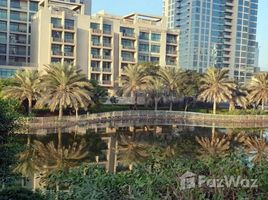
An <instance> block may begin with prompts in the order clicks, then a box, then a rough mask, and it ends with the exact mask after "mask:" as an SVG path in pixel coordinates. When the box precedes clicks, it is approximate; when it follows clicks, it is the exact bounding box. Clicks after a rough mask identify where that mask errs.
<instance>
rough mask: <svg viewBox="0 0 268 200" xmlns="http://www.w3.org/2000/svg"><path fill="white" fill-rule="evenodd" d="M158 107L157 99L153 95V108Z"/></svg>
mask: <svg viewBox="0 0 268 200" xmlns="http://www.w3.org/2000/svg"><path fill="white" fill-rule="evenodd" d="M157 107H158V99H157V98H156V97H155V98H154V110H157Z"/></svg>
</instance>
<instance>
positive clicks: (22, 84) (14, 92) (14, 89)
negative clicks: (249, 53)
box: [3, 69, 40, 114]
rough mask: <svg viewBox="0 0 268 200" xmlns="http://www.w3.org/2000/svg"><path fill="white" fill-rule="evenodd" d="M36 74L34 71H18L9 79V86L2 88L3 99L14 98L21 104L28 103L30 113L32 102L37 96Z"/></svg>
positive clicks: (37, 80)
mask: <svg viewBox="0 0 268 200" xmlns="http://www.w3.org/2000/svg"><path fill="white" fill-rule="evenodd" d="M39 82H40V81H39V79H38V72H37V71H36V70H28V69H26V70H21V71H18V72H17V73H16V74H15V76H14V77H13V78H12V79H11V83H12V84H11V85H9V86H6V87H4V88H3V96H4V97H5V98H15V99H18V100H20V101H21V102H23V101H24V100H27V101H28V113H29V114H30V113H31V112H32V102H33V100H36V99H37V96H38V84H39Z"/></svg>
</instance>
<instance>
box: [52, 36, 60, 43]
mask: <svg viewBox="0 0 268 200" xmlns="http://www.w3.org/2000/svg"><path fill="white" fill-rule="evenodd" d="M52 41H53V42H62V38H60V37H53V38H52Z"/></svg>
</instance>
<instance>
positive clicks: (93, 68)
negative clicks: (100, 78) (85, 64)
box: [91, 67, 101, 72]
mask: <svg viewBox="0 0 268 200" xmlns="http://www.w3.org/2000/svg"><path fill="white" fill-rule="evenodd" d="M91 71H92V72H100V71H101V70H100V68H99V67H91Z"/></svg>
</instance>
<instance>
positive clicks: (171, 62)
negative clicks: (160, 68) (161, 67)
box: [167, 61, 177, 66]
mask: <svg viewBox="0 0 268 200" xmlns="http://www.w3.org/2000/svg"><path fill="white" fill-rule="evenodd" d="M167 65H171V66H175V65H177V62H174V61H167Z"/></svg>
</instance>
